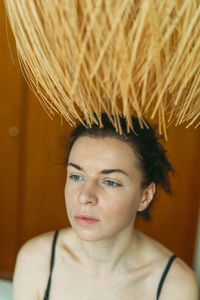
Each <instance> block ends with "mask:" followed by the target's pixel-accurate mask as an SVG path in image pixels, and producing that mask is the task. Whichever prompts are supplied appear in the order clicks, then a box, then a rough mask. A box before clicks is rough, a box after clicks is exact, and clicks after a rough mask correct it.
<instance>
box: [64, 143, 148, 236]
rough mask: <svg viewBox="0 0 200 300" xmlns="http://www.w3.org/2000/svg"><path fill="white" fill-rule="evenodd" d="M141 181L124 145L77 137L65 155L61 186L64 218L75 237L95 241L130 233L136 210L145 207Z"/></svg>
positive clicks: (144, 195) (127, 146) (144, 193)
mask: <svg viewBox="0 0 200 300" xmlns="http://www.w3.org/2000/svg"><path fill="white" fill-rule="evenodd" d="M141 180H142V174H141V171H140V170H139V168H138V162H137V157H136V155H135V154H134V152H133V150H132V148H131V147H130V146H129V145H128V144H127V143H125V142H123V141H120V140H119V139H117V138H110V137H106V138H92V137H80V138H78V139H77V141H76V142H75V143H74V145H73V147H72V149H71V152H70V155H69V160H68V166H67V181H66V187H65V201H66V207H67V213H68V217H69V220H70V223H71V225H72V228H73V229H74V231H75V232H76V234H77V235H78V237H79V238H80V239H82V240H85V241H97V240H101V239H107V238H112V237H114V236H115V235H116V234H119V233H120V232H122V231H125V230H126V229H128V228H129V229H131V230H132V229H133V224H134V220H135V216H136V213H137V210H138V209H139V208H142V207H143V206H144V205H146V206H147V204H148V203H146V201H147V199H146V192H145V191H144V190H142V189H141ZM144 208H145V207H143V209H144ZM84 216H86V217H87V219H85V218H83V217H84ZM92 218H93V219H95V220H93V219H92Z"/></svg>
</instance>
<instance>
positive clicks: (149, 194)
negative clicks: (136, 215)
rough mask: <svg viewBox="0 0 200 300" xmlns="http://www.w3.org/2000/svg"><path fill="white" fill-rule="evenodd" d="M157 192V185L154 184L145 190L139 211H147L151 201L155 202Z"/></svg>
mask: <svg viewBox="0 0 200 300" xmlns="http://www.w3.org/2000/svg"><path fill="white" fill-rule="evenodd" d="M155 192H156V185H155V183H154V182H152V183H150V185H148V187H147V188H145V189H144V190H143V194H142V198H141V201H140V204H139V207H138V211H143V210H145V209H146V208H147V207H148V206H149V204H150V203H151V201H152V200H153V196H154V194H155Z"/></svg>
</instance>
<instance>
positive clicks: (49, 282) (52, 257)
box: [44, 230, 59, 300]
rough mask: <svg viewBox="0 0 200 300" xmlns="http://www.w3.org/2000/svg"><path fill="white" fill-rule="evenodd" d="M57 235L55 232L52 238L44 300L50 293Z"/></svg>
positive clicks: (46, 299)
mask: <svg viewBox="0 0 200 300" xmlns="http://www.w3.org/2000/svg"><path fill="white" fill-rule="evenodd" d="M58 233H59V231H58V230H57V231H56V232H55V234H54V238H53V243H52V248H51V261H50V273H49V280H48V284H47V288H46V291H45V296H44V300H48V299H49V292H50V286H51V277H52V271H53V266H54V260H55V249H56V240H57V237H58Z"/></svg>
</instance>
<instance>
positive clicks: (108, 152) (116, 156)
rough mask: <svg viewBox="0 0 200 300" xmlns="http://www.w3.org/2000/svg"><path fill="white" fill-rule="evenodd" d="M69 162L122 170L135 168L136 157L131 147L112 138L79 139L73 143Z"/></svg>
mask: <svg viewBox="0 0 200 300" xmlns="http://www.w3.org/2000/svg"><path fill="white" fill-rule="evenodd" d="M68 161H69V162H72V163H77V164H80V165H81V166H82V167H84V165H87V166H89V165H91V166H93V165H94V164H95V166H98V165H99V167H102V168H105V167H107V168H123V169H126V170H128V169H130V167H134V168H135V167H137V165H138V160H137V156H136V154H135V152H134V150H133V149H132V147H131V146H130V145H129V144H128V143H126V142H123V141H121V140H120V139H118V138H114V137H105V138H100V137H98V138H95V137H80V138H78V139H77V140H76V142H75V143H74V145H73V147H72V149H71V152H70V155H69V160H68Z"/></svg>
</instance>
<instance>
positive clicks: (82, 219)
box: [75, 214, 99, 226]
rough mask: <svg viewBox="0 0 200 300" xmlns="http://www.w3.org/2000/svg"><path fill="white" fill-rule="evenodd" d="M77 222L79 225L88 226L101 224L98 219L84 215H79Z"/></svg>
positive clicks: (76, 217) (76, 218)
mask: <svg viewBox="0 0 200 300" xmlns="http://www.w3.org/2000/svg"><path fill="white" fill-rule="evenodd" d="M75 220H76V222H77V223H78V224H79V225H82V226H88V225H92V224H95V223H97V222H99V220H98V219H96V218H94V217H92V216H89V215H84V214H79V215H76V216H75Z"/></svg>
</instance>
